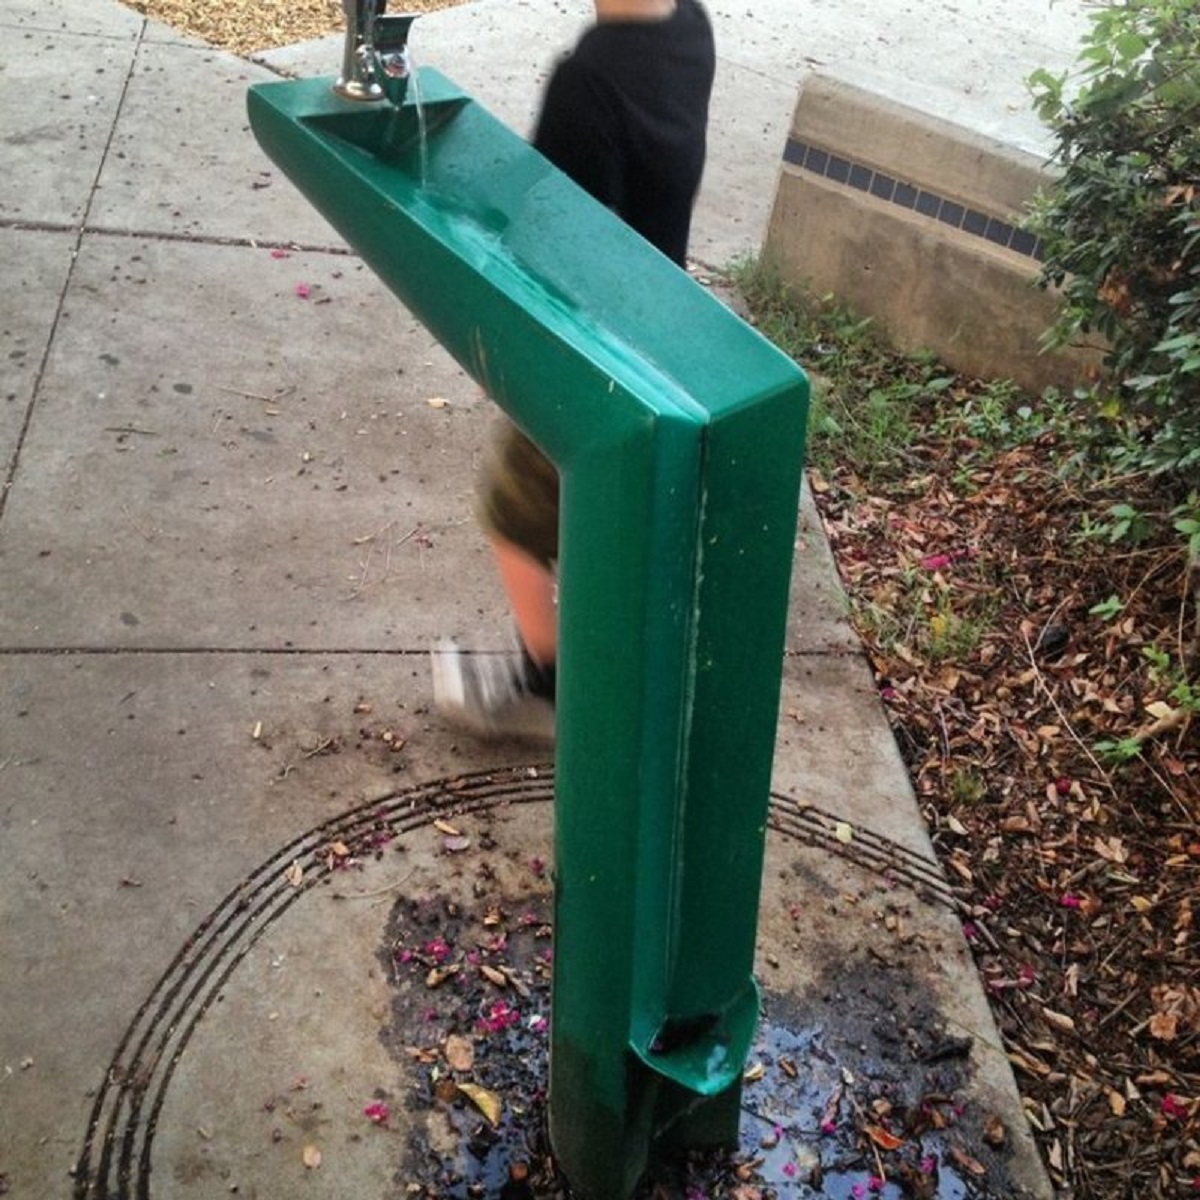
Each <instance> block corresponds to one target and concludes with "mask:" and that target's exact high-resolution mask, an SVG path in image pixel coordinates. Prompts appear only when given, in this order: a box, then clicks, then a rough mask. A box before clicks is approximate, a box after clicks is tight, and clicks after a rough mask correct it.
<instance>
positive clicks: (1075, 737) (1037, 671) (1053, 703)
mask: <svg viewBox="0 0 1200 1200" xmlns="http://www.w3.org/2000/svg"><path fill="white" fill-rule="evenodd" d="M1021 640H1022V641H1023V642H1024V643H1025V653H1026V655H1027V656H1028V658H1029V665H1030V666H1031V667H1032V668H1033V674H1034V677H1035V678H1036V679H1037V682H1038V686H1039V687H1040V688H1041V689H1042V691H1043V692H1045V693H1046V699H1047V700H1049V701H1050V707H1051V708H1053V709H1054V711H1055V713H1056V714H1057V715H1058V719H1059V720H1060V721H1061V722H1062V724H1063V727H1064V728H1065V729H1066V731H1067V733H1069V734H1070V735H1071V740H1072V741H1074V743H1075V744H1076V745H1077V746H1078V747H1079V748H1080V750H1082V751H1083V753H1084V754H1085V755H1086V756H1087V759H1088V761H1089V762H1090V763H1091V764H1092V766H1093V767H1095V768H1096V770H1097V771H1098V772H1099V773H1100V778H1101V779H1102V780H1103V781H1104V786H1105V787H1106V788H1108V791H1109V794H1110V795H1111V796H1112V797H1113V799H1114V800H1115V799H1117V792H1116V789H1115V788H1114V787H1113V782H1112V778H1111V776H1110V775H1109V773H1108V772H1107V771H1106V770H1105V769H1104V768H1103V767H1102V766H1101V765H1100V760H1099V759H1098V758H1097V757H1096V756H1095V755H1094V754H1093V753H1092V752H1091V750H1090V749H1089V748H1088V746H1087V744H1086V743H1085V742H1084V741H1083V739H1082V738H1081V737H1080V736H1079V734H1077V733H1076V732H1075V727H1074V726H1073V725H1072V724H1071V722H1070V721H1069V720H1068V719H1067V714H1066V713H1065V712H1063V710H1062V706H1061V705H1060V704H1059V703H1058V701H1057V700H1056V699H1055V696H1054V693H1053V692H1052V691H1051V690H1050V685H1049V684H1048V683H1047V682H1046V677H1045V676H1044V675H1043V674H1042V669H1041V667H1039V666H1038V664H1037V659H1036V658H1035V657H1034V654H1033V646H1031V645H1030V643H1029V635H1028V634H1027V633H1026V632H1025V631H1024V630H1022V631H1021Z"/></svg>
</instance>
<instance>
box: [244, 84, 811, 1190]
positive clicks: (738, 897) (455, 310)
mask: <svg viewBox="0 0 1200 1200" xmlns="http://www.w3.org/2000/svg"><path fill="white" fill-rule="evenodd" d="M420 93H421V96H422V99H423V105H424V111H423V124H424V126H425V130H426V133H425V137H426V145H425V146H424V148H422V147H421V146H420V145H419V139H418V133H419V124H418V122H417V120H416V115H415V112H414V111H413V109H412V107H411V105H408V104H406V105H404V106H402V107H401V108H399V109H395V108H393V107H392V106H390V105H380V106H363V105H361V104H358V105H356V104H353V103H350V102H347V101H345V100H342V99H340V98H339V97H337V96H336V95H334V93H333V92H332V90H331V88H330V81H329V80H306V81H299V82H286V83H271V84H263V85H259V86H256V87H254V88H252V89H251V91H250V96H249V109H250V117H251V125H252V127H253V129H254V132H255V135H256V136H257V138H258V139H259V141H260V143H261V144H262V145H263V147H264V149H265V150H266V151H267V153H268V154H270V156H271V157H272V158H273V159H274V160H275V161H276V162H277V163H278V164H279V165H280V166H281V167H282V168H283V169H284V170H285V171H286V173H287V174H288V175H289V176H290V177H291V178H292V179H293V181H294V182H295V183H296V184H297V185H298V186H299V187H300V189H301V190H302V191H303V192H304V193H305V195H307V196H308V197H309V198H310V199H311V200H312V202H313V203H314V204H315V205H316V206H317V207H318V208H319V209H320V211H321V212H322V213H323V214H324V215H325V216H326V218H327V219H328V220H329V221H330V222H331V223H332V224H333V225H334V226H335V227H336V228H337V229H338V230H339V232H341V234H342V235H343V236H344V237H345V238H346V240H347V241H348V242H349V243H350V244H351V245H352V246H353V247H354V248H355V249H356V250H357V251H358V252H359V253H360V254H361V255H362V257H363V258H364V260H365V261H366V262H367V263H368V265H369V266H371V267H372V269H373V270H374V271H375V272H376V273H377V274H378V275H379V276H380V278H381V279H383V281H384V282H385V283H386V284H387V285H388V286H389V287H390V288H391V289H392V290H393V291H394V292H395V293H396V294H397V295H398V296H399V297H400V298H401V300H403V301H404V303H405V304H406V305H407V306H408V307H409V308H410V309H411V310H412V311H413V312H414V313H415V314H416V315H417V316H418V317H419V318H420V319H421V320H422V321H423V322H424V323H425V324H426V326H427V327H428V328H429V329H430V331H431V332H432V333H433V334H434V336H435V337H437V338H438V340H439V341H441V342H442V343H443V345H445V346H446V347H447V349H448V350H450V352H451V353H452V354H454V355H455V357H456V358H457V359H458V360H459V362H461V363H462V364H463V366H464V367H465V368H466V369H467V370H468V371H469V372H470V373H471V374H472V376H473V377H474V378H476V379H477V380H478V381H479V382H480V384H481V385H482V386H483V387H484V388H485V389H486V390H487V392H488V394H489V395H491V396H492V397H493V398H494V399H495V400H496V402H497V403H499V404H500V405H501V406H502V407H503V408H504V409H505V410H506V411H507V412H508V413H509V414H510V415H511V416H512V417H513V418H514V420H516V421H517V422H518V424H520V425H521V426H522V427H523V428H524V429H525V430H526V432H527V433H528V434H529V435H530V436H531V437H532V438H533V439H534V441H535V442H537V443H538V445H540V446H541V447H542V448H543V449H544V450H545V452H546V453H547V454H548V455H549V457H550V458H551V459H552V460H553V461H554V463H555V464H556V465H557V467H558V468H559V471H560V474H561V480H562V516H561V550H560V553H561V558H560V605H561V608H560V612H561V618H560V619H561V637H560V642H561V650H560V674H559V678H560V694H559V712H558V729H559V732H558V745H557V764H556V779H557V793H556V798H555V870H556V931H555V963H554V994H553V1011H552V1029H551V1060H550V1098H549V1105H550V1132H551V1140H552V1143H553V1146H554V1149H555V1153H556V1156H557V1158H558V1161H559V1164H560V1166H561V1167H562V1169H563V1171H564V1173H565V1174H566V1176H567V1178H568V1179H569V1180H570V1182H571V1184H572V1187H573V1188H574V1190H575V1191H576V1192H577V1193H578V1194H579V1195H580V1196H581V1197H583V1198H584V1200H613V1198H614V1197H622V1196H626V1195H628V1194H629V1193H630V1192H631V1191H632V1190H633V1188H634V1186H635V1185H636V1183H637V1180H638V1178H639V1176H640V1175H641V1174H642V1173H643V1171H644V1169H645V1166H646V1163H647V1161H648V1159H649V1155H650V1153H651V1151H652V1149H653V1147H654V1146H655V1144H656V1143H658V1142H659V1141H667V1140H669V1141H671V1142H674V1143H682V1144H684V1145H691V1146H694V1145H709V1144H733V1143H735V1142H736V1137H737V1121H738V1102H739V1098H740V1081H741V1073H742V1069H743V1066H744V1063H745V1059H746V1055H747V1053H748V1051H749V1046H750V1042H751V1039H752V1036H753V1031H754V1027H755V1022H756V1018H757V1010H758V992H757V988H756V986H755V983H754V979H753V975H752V968H753V956H754V940H755V927H756V921H757V910H758V897H759V886H760V877H761V872H762V854H763V844H764V837H765V827H766V815H767V802H768V792H769V784H770V772H771V762H772V757H773V751H774V742H775V728H776V719H777V709H778V698H779V683H780V670H781V656H782V647H783V633H784V623H785V617H786V609H787V596H788V581H789V575H790V569H791V557H792V546H793V541H794V537H795V517H796V507H797V499H798V493H799V484H800V471H801V460H802V454H803V442H804V423H805V414H806V408H807V397H808V385H807V381H806V379H805V377H804V374H803V372H802V371H800V370H799V368H798V367H796V366H795V364H793V363H792V362H791V361H790V360H789V359H787V358H786V357H785V356H784V355H782V354H780V353H779V352H778V351H777V350H775V349H774V348H773V347H772V346H770V345H769V344H768V343H767V342H766V341H764V340H763V339H762V338H761V337H759V336H758V335H757V334H756V333H755V332H754V331H753V330H752V329H750V328H749V327H748V326H746V325H745V324H744V323H743V322H742V321H740V320H739V319H738V318H736V317H735V316H733V315H732V314H731V313H730V312H729V311H728V310H727V309H726V308H725V307H724V306H723V305H721V304H720V303H719V302H718V301H716V300H715V299H713V298H712V297H711V296H709V295H708V294H707V293H706V292H705V291H704V289H703V288H701V287H699V286H698V285H697V284H695V283H694V282H693V281H692V280H690V279H689V278H688V277H687V275H686V274H685V273H684V272H682V271H680V270H679V269H678V268H677V267H675V266H674V265H673V264H672V263H670V262H669V261H668V260H667V259H665V258H664V257H662V256H661V255H660V254H658V252H657V251H655V250H654V249H653V248H652V247H651V246H650V245H649V244H648V243H646V242H644V241H643V240H642V239H641V238H639V237H638V236H637V235H636V234H634V233H633V232H632V231H631V230H629V229H628V228H627V227H626V226H625V225H623V224H622V223H621V222H620V221H619V220H618V219H617V218H616V217H614V216H613V215H612V214H611V213H609V212H608V211H607V210H606V209H604V208H603V207H601V206H600V205H598V204H596V203H595V202H593V201H592V200H591V199H590V198H589V197H588V196H587V195H586V194H585V193H583V192H582V191H581V190H579V189H578V188H577V187H575V186H574V185H573V184H572V183H571V182H570V181H569V180H567V179H566V178H565V177H564V176H562V175H561V174H560V173H559V172H557V171H555V170H554V169H553V168H552V167H551V166H550V165H549V164H548V163H547V162H546V161H545V160H544V159H543V158H542V157H541V156H540V155H538V154H537V153H536V152H535V151H533V150H532V149H531V148H530V147H529V146H528V145H527V143H525V142H524V141H523V140H522V139H521V138H519V137H517V136H516V135H515V134H513V133H512V132H510V131H509V130H508V129H506V128H505V127H504V126H503V125H501V124H500V123H499V122H497V121H495V120H494V119H493V118H492V117H490V116H489V115H488V114H487V113H486V112H485V111H484V110H483V109H482V108H481V107H480V106H479V105H477V104H475V103H474V102H472V101H470V100H469V99H468V98H467V97H465V96H464V95H462V94H461V93H460V92H458V91H457V90H456V89H455V88H454V86H453V85H452V84H450V83H449V81H447V80H445V79H444V78H443V77H441V76H440V75H438V74H437V73H436V72H433V71H431V70H428V69H425V70H423V71H422V72H421V74H420Z"/></svg>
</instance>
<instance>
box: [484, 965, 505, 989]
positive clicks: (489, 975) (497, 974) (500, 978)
mask: <svg viewBox="0 0 1200 1200" xmlns="http://www.w3.org/2000/svg"><path fill="white" fill-rule="evenodd" d="M479 973H480V974H481V975H482V976H483V977H484V978H485V979H486V980H488V982H489V983H494V984H495V985H496V986H497V987H498V988H503V987H508V976H507V975H505V973H504V972H503V971H497V970H496V968H495V967H489V966H488V965H487V963H484V964H482V965H481V966H480V968H479Z"/></svg>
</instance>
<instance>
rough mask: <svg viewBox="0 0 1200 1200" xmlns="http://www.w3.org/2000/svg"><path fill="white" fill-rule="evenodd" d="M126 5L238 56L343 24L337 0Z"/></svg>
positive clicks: (424, 0) (161, 0)
mask: <svg viewBox="0 0 1200 1200" xmlns="http://www.w3.org/2000/svg"><path fill="white" fill-rule="evenodd" d="M125 2H126V3H127V4H128V7H130V8H132V9H135V10H136V11H137V12H140V13H144V14H145V15H146V16H148V17H152V18H153V19H154V20H156V21H162V22H163V23H164V24H167V25H171V26H173V27H174V28H176V29H179V30H181V31H182V32H183V33H188V34H191V35H192V37H197V38H200V39H202V40H203V41H206V42H211V43H212V44H213V45H214V46H220V47H221V48H222V49H225V50H231V51H232V52H233V53H234V54H254V53H255V52H257V51H260V50H272V49H275V48H277V47H279V46H290V45H292V44H293V43H295V42H306V41H310V40H311V39H313V38H319V37H324V36H326V35H327V34H330V33H335V32H337V31H338V30H340V29H344V28H345V18H344V16H343V13H342V6H341V3H340V2H339V0H286V3H285V2H284V0H125ZM461 2H462V0H405V3H404V4H401V5H396V9H397V11H401V10H402V11H404V12H433V11H434V10H435V9H439V8H450V7H452V6H453V5H455V4H459V3H461Z"/></svg>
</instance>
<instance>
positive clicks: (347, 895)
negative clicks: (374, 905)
mask: <svg viewBox="0 0 1200 1200" xmlns="http://www.w3.org/2000/svg"><path fill="white" fill-rule="evenodd" d="M416 869H417V868H416V867H412V868H410V869H409V871H408V873H407V874H405V875H404V876H403V877H402V878H400V879H397V880H396V882H395V883H390V884H388V886H387V887H382V888H378V889H377V890H375V891H373V892H335V893H334V896H335V897H336V898H337V899H338V900H372V899H374V898H375V897H377V896H386V895H388V894H389V893H391V892H395V891H399V890H400V888H402V887H403V886H404V885H405V884H406V883H407V882H408V881H409V879H410V878H411V877H412V874H413V872H414V871H415V870H416Z"/></svg>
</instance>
